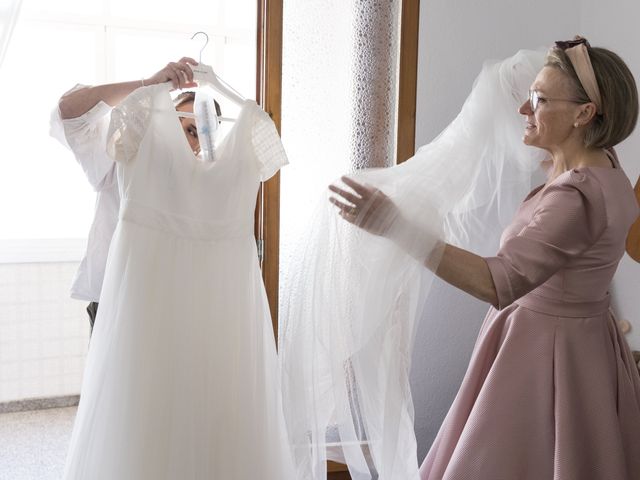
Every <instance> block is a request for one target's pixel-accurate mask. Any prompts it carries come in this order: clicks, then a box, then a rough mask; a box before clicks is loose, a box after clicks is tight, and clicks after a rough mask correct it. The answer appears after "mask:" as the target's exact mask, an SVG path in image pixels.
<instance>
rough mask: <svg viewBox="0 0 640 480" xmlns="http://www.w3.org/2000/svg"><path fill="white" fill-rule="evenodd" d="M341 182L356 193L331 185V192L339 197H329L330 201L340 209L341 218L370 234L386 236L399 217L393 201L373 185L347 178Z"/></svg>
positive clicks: (343, 178)
mask: <svg viewBox="0 0 640 480" xmlns="http://www.w3.org/2000/svg"><path fill="white" fill-rule="evenodd" d="M341 180H342V181H343V182H344V183H345V184H346V185H348V186H349V187H350V188H351V189H352V190H353V192H355V193H352V192H350V191H348V190H345V189H343V188H341V187H339V186H337V185H335V184H332V185H329V190H331V191H332V192H333V193H335V194H336V195H338V197H329V201H330V202H331V203H332V204H334V205H335V206H336V207H338V209H339V210H340V211H339V214H340V216H341V217H342V218H344V219H345V220H346V221H347V222H349V223H352V224H353V225H355V226H357V227H360V228H362V229H364V230H366V231H367V232H369V233H372V234H374V235H381V236H386V235H387V234H388V233H389V229H390V227H391V225H392V224H393V222H394V221H395V220H396V218H397V217H398V209H397V207H396V205H395V204H394V203H393V201H392V200H391V199H390V198H389V197H387V196H386V195H385V194H384V193H383V192H382V191H380V190H378V189H377V188H375V187H372V186H371V185H366V184H361V183H358V182H356V181H355V180H352V179H351V178H349V177H347V176H343V177H342V179H341Z"/></svg>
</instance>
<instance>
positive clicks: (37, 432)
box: [0, 407, 76, 480]
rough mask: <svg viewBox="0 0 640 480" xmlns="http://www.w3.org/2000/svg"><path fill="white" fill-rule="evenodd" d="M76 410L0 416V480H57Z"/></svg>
mask: <svg viewBox="0 0 640 480" xmlns="http://www.w3.org/2000/svg"><path fill="white" fill-rule="evenodd" d="M75 414H76V407H67V408H51V409H47V410H36V411H29V412H18V413H4V414H0V480H60V479H61V478H62V470H63V467H64V459H65V455H66V453H67V446H68V444H69V437H70V435H71V428H72V426H73V418H74V416H75Z"/></svg>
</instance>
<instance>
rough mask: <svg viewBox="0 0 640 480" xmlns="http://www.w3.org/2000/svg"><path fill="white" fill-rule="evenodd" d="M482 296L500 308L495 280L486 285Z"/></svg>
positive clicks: (496, 307)
mask: <svg viewBox="0 0 640 480" xmlns="http://www.w3.org/2000/svg"><path fill="white" fill-rule="evenodd" d="M480 298H481V300H484V301H485V302H487V303H489V304H491V306H492V307H493V308H495V309H496V310H500V299H499V298H498V291H497V290H496V287H495V285H494V284H493V282H490V285H487V286H486V288H485V289H484V291H483V292H482V295H481V297H480Z"/></svg>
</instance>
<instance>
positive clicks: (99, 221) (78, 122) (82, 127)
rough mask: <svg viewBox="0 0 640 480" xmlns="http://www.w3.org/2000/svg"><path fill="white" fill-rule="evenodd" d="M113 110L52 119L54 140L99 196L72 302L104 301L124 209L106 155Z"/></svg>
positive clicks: (112, 165) (99, 106)
mask: <svg viewBox="0 0 640 480" xmlns="http://www.w3.org/2000/svg"><path fill="white" fill-rule="evenodd" d="M80 88H85V87H84V86H83V85H77V86H76V87H74V88H73V89H72V90H71V91H73V90H77V89H80ZM111 108H112V107H111V106H109V105H107V104H106V103H104V102H99V103H97V104H96V105H95V106H94V107H93V108H92V109H91V110H89V111H88V112H86V113H85V114H83V115H80V116H79V117H76V118H70V119H65V120H63V119H62V117H61V116H60V109H59V108H56V109H55V110H54V111H53V113H52V115H51V130H50V133H51V136H52V137H54V138H56V139H57V140H59V141H60V142H61V143H62V144H63V145H64V146H65V147H67V148H69V149H70V150H71V151H72V152H73V154H74V155H75V157H76V160H77V161H78V163H79V164H80V166H81V167H82V169H83V170H84V173H85V175H86V177H87V180H88V181H89V183H90V184H91V186H92V187H93V189H94V190H95V191H96V193H97V196H96V204H95V213H94V217H93V222H92V224H91V228H90V230H89V235H88V239H87V250H86V252H85V255H84V258H83V259H82V262H81V263H80V267H79V268H78V271H77V272H76V275H75V277H74V279H73V283H72V285H71V297H72V298H76V299H78V300H86V301H90V302H98V301H99V299H100V291H101V290H102V280H103V277H104V271H105V266H106V263H107V254H108V252H109V245H110V243H111V237H112V236H113V232H114V230H115V228H116V224H117V222H118V210H119V208H120V194H119V192H118V182H117V178H116V168H115V162H114V161H113V160H112V159H111V158H110V157H109V156H108V155H107V153H106V138H107V130H108V128H109V121H110V117H111V115H110V114H111Z"/></svg>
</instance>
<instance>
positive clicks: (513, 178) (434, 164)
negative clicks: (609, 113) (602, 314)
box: [279, 51, 544, 480]
mask: <svg viewBox="0 0 640 480" xmlns="http://www.w3.org/2000/svg"><path fill="white" fill-rule="evenodd" d="M543 59H544V52H542V51H520V52H518V53H517V54H516V55H514V56H513V57H510V58H508V59H506V60H504V61H501V62H488V63H486V64H485V65H484V67H483V68H482V71H481V72H480V74H479V76H478V77H477V79H476V81H475V83H474V86H473V90H472V92H471V94H470V95H469V97H468V99H467V100H466V102H465V104H464V106H463V108H462V110H461V112H460V114H459V115H458V116H457V117H456V119H455V120H454V121H453V122H452V123H451V124H450V125H449V126H448V127H447V128H445V129H444V131H443V132H442V133H441V134H440V135H439V136H438V137H437V138H436V139H435V140H434V141H432V142H431V143H429V144H428V145H425V146H423V147H421V148H420V149H419V150H418V152H417V153H416V154H415V156H414V157H413V158H411V159H410V160H408V161H407V162H405V163H403V164H401V165H399V166H396V167H393V168H388V169H380V170H368V171H362V172H358V173H357V174H354V175H352V177H353V178H354V179H355V180H357V181H359V182H364V183H367V184H370V185H373V186H375V187H377V188H379V189H380V190H382V191H383V192H384V193H385V194H386V195H387V196H389V197H390V198H391V199H392V200H393V202H394V203H395V204H396V205H397V206H398V208H399V211H400V212H401V213H402V215H403V216H404V217H405V218H408V219H410V220H411V228H405V229H404V230H402V231H399V232H396V238H397V237H402V241H400V242H399V243H400V244H402V245H404V246H407V245H408V244H410V245H411V246H410V248H409V250H412V252H413V256H411V255H408V254H407V253H406V249H404V250H403V249H401V248H399V247H398V246H397V245H398V242H392V241H390V240H387V239H386V238H383V237H379V236H375V235H371V234H369V233H366V232H364V231H363V230H360V229H357V228H355V227H353V226H352V225H351V224H349V223H347V222H346V221H344V220H343V219H342V218H340V217H339V216H338V215H337V213H336V209H335V207H333V206H332V205H330V203H329V202H328V201H327V198H323V199H322V201H321V202H320V204H319V206H318V208H317V209H316V211H315V213H314V214H313V215H312V218H311V221H310V223H309V226H308V228H307V229H306V231H305V234H304V235H303V238H300V240H299V242H298V247H297V249H296V253H295V256H294V259H295V260H294V261H292V262H290V265H291V267H290V270H289V271H286V272H284V275H283V278H284V284H283V288H284V292H285V298H286V299H287V300H286V301H284V302H282V303H283V304H282V305H281V310H280V328H279V352H280V362H281V372H282V388H283V401H284V409H285V417H286V422H287V427H288V430H289V436H290V441H291V443H292V445H293V450H294V456H295V461H296V464H297V469H298V471H297V475H298V476H297V478H299V479H300V480H307V479H313V480H320V479H322V480H324V479H325V478H326V460H327V459H333V460H338V461H342V462H345V463H347V464H348V466H349V470H350V472H351V476H352V478H353V479H354V480H365V479H366V480H368V479H380V480H412V479H413V480H416V479H418V459H417V456H416V439H415V433H414V425H413V404H412V400H411V392H410V388H409V368H410V360H411V352H412V349H413V339H414V331H415V326H416V322H417V321H418V319H420V318H421V316H422V311H423V307H424V304H425V299H426V297H427V294H428V292H429V289H430V286H431V283H432V280H433V273H432V271H431V270H430V269H428V268H425V266H424V265H423V263H424V261H425V260H426V259H427V258H429V263H430V265H431V267H432V268H433V267H435V266H436V265H437V263H438V261H439V253H440V252H441V250H442V246H443V244H444V243H443V242H449V243H452V244H455V245H458V246H461V247H463V248H466V249H469V250H471V251H473V252H475V253H478V254H481V255H493V254H495V252H496V251H497V248H498V242H499V236H500V233H501V232H502V230H503V228H504V227H505V226H506V225H507V224H508V223H509V221H510V220H511V218H512V216H513V215H514V213H515V210H516V208H517V206H518V205H519V204H520V202H521V201H522V200H523V198H524V197H525V195H526V194H527V193H528V192H529V191H530V190H531V188H532V182H533V180H532V179H533V176H534V175H536V174H537V173H538V172H539V166H540V163H541V161H542V160H543V158H544V154H543V153H542V152H541V151H539V150H537V149H534V148H531V147H527V146H525V145H524V144H523V143H522V136H523V132H524V126H525V122H524V119H523V117H522V116H521V115H519V114H518V112H517V109H518V107H519V105H520V104H522V102H523V101H524V100H525V99H526V98H527V91H528V89H529V86H530V85H531V83H532V81H533V79H534V78H535V75H536V74H537V72H538V71H539V70H540V68H541V67H542V64H543ZM416 252H422V257H421V254H420V253H418V254H416Z"/></svg>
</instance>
